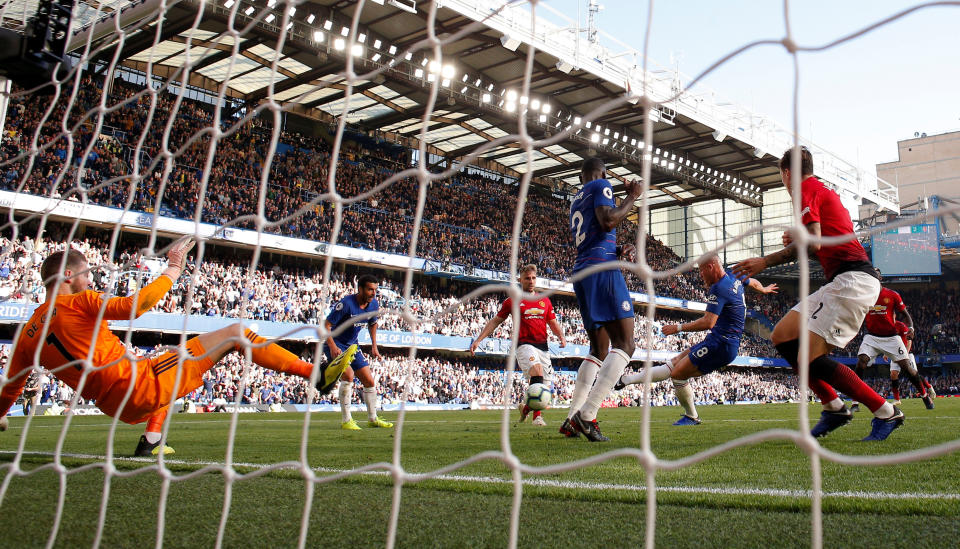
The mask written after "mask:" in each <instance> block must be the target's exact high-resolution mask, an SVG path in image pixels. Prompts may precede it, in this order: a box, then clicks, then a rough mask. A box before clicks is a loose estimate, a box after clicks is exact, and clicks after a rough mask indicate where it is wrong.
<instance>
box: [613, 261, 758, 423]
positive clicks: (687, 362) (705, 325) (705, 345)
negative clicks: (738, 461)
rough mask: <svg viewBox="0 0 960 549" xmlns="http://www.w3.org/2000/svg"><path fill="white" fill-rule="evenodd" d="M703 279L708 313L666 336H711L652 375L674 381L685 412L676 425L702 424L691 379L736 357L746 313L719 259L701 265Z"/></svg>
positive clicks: (672, 327) (753, 283) (632, 378)
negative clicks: (688, 334) (696, 334)
mask: <svg viewBox="0 0 960 549" xmlns="http://www.w3.org/2000/svg"><path fill="white" fill-rule="evenodd" d="M700 277H701V278H702V279H703V283H704V285H705V286H707V287H708V288H709V289H710V290H709V294H708V295H707V311H706V312H705V313H703V316H702V317H700V318H698V319H697V320H694V321H693V322H684V323H681V324H668V325H666V326H664V327H663V334H664V335H673V334H679V333H682V332H702V331H705V330H709V332H710V333H708V334H707V337H706V339H704V340H703V341H701V342H700V343H697V344H696V345H694V346H692V347H690V348H689V349H687V350H686V351H683V352H682V353H680V354H679V355H677V356H675V357H673V358H672V359H670V360H668V361H667V363H666V364H661V365H658V366H654V367H653V368H651V373H650V379H651V381H652V382H653V383H656V382H658V381H663V380H665V379H667V378H673V388H674V391H675V392H676V395H677V400H679V401H680V405H681V406H683V410H684V415H682V416H680V419H679V420H677V421H676V422H675V423H674V425H700V418H699V416H698V415H697V407H696V406H695V405H694V402H693V400H694V399H693V389H692V388H691V387H690V385H689V383H690V382H689V380H690V378H694V377H700V376H702V375H704V374H709V373H710V372H713V371H716V370H719V369H721V368H723V367H725V366H727V365H728V364H730V363H731V362H733V359H735V358H737V353H738V352H739V350H740V336H741V334H743V323H744V317H745V315H746V312H747V310H746V309H747V308H746V305H745V304H744V301H743V283H742V282H740V281H739V280H737V279H736V278H734V277H733V276H731V275H730V274H728V273H727V272H725V271H724V270H723V266H722V265H720V259H719V258H718V257H717V256H710V257H708V258H706V259H705V260H704V261H703V262H702V263H701V264H700ZM747 286H749V287H750V288H752V289H754V290H756V291H757V292H760V293H762V294H772V293H776V292H777V285H776V284H770V285H769V286H764V285H763V284H760V282H759V281H757V280H756V279H753V278H750V279H747ZM644 376H645V372H644V371H643V370H641V371H640V372H639V373H636V374H630V375H624V376H621V377H620V381H618V382H617V384H616V385H614V387H613V388H614V389H616V390H620V389H623V388H624V387H625V386H627V385H632V384H634V383H643V379H644Z"/></svg>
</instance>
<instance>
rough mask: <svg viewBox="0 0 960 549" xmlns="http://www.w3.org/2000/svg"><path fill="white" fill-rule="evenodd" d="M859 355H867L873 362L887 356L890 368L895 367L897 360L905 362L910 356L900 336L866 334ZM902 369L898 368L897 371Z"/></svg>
mask: <svg viewBox="0 0 960 549" xmlns="http://www.w3.org/2000/svg"><path fill="white" fill-rule="evenodd" d="M857 354H858V355H867V356H868V357H870V359H871V360H873V359H874V358H876V357H877V356H879V355H886V356H887V358H889V359H890V362H891V364H890V368H893V367H894V366H895V362H896V361H897V360H903V359H905V358H907V357H908V356H909V354H910V353H909V352H908V351H907V348H906V347H904V346H903V340H902V339H900V336H898V335H892V336H886V337H884V336H875V335H873V334H866V335H865V336H863V343H861V344H860V350H859V351H857ZM899 369H900V367H899V366H897V370H899Z"/></svg>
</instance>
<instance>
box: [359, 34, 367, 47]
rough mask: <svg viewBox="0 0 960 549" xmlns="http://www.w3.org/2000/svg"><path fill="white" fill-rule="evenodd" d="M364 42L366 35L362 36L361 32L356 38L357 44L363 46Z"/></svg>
mask: <svg viewBox="0 0 960 549" xmlns="http://www.w3.org/2000/svg"><path fill="white" fill-rule="evenodd" d="M366 41H367V35H366V34H363V33H362V32H361V33H360V34H359V35H358V36H357V42H360V43H361V44H363V43H364V42H366Z"/></svg>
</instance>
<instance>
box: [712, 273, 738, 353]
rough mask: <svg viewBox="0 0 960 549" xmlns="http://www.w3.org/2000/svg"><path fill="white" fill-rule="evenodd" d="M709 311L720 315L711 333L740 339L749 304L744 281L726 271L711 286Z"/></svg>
mask: <svg viewBox="0 0 960 549" xmlns="http://www.w3.org/2000/svg"><path fill="white" fill-rule="evenodd" d="M707 312H710V313H713V314H715V315H717V317H718V318H717V323H716V324H715V325H714V326H713V329H712V330H710V333H712V334H713V335H718V336H720V337H723V338H724V339H736V340H739V339H740V336H741V334H743V323H744V315H746V313H747V306H746V304H745V303H744V300H743V282H741V281H739V280H737V279H736V278H734V277H733V275H731V274H730V273H726V274H725V275H724V276H723V278H721V279H720V280H718V281H717V282H715V283H714V284H713V285H712V286H710V294H709V295H708V296H707Z"/></svg>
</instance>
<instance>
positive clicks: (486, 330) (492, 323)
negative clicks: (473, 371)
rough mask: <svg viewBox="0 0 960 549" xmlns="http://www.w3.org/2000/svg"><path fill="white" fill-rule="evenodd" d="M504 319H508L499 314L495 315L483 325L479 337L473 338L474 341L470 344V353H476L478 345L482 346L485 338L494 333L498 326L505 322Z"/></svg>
mask: <svg viewBox="0 0 960 549" xmlns="http://www.w3.org/2000/svg"><path fill="white" fill-rule="evenodd" d="M504 320H506V319H504V318H500V317H499V316H494V317H493V318H491V319H490V320H488V321H487V323H486V324H484V325H483V329H482V330H480V335H478V336H477V338H476V339H474V340H473V343H471V344H470V354H474V353H475V352H476V350H477V347H479V346H480V342H481V341H483V340H484V339H487V337H488V336H489V335H490V334H492V333H493V331H494V330H496V329H497V327H498V326H500V325H501V324H503V321H504Z"/></svg>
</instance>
